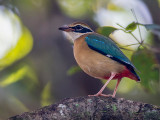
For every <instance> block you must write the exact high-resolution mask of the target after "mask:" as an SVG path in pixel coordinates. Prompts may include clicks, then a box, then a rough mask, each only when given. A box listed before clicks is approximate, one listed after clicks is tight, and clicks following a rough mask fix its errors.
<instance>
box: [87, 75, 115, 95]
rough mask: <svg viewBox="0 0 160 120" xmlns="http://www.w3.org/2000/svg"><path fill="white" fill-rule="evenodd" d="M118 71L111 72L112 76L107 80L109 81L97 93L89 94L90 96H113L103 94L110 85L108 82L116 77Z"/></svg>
mask: <svg viewBox="0 0 160 120" xmlns="http://www.w3.org/2000/svg"><path fill="white" fill-rule="evenodd" d="M115 75H116V73H111V76H110V78H109V79H108V80H107V82H106V83H105V84H104V85H103V87H102V88H101V89H100V91H99V92H98V93H97V94H95V95H88V96H111V95H104V94H102V92H103V90H104V89H105V87H106V86H107V85H108V83H109V82H110V81H111V80H112V79H113V78H114V77H115Z"/></svg>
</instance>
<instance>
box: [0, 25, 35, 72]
mask: <svg viewBox="0 0 160 120" xmlns="http://www.w3.org/2000/svg"><path fill="white" fill-rule="evenodd" d="M32 47H33V38H32V35H31V33H30V31H29V30H28V29H27V28H26V27H23V30H22V35H21V37H20V39H19V41H18V43H17V45H16V47H15V48H13V49H12V50H10V52H9V53H8V54H7V55H6V56H5V57H4V58H2V59H0V70H2V69H4V68H5V67H7V66H9V65H11V64H13V63H14V62H15V61H17V60H19V59H21V58H23V57H24V56H26V55H27V54H28V53H29V52H30V51H31V49H32Z"/></svg>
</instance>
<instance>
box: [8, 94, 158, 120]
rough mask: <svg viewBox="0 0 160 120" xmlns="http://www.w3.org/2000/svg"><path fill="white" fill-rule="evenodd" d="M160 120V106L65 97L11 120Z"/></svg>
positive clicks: (126, 101)
mask: <svg viewBox="0 0 160 120" xmlns="http://www.w3.org/2000/svg"><path fill="white" fill-rule="evenodd" d="M110 119H112V120H144V119H145V120H160V107H158V106H154V105H150V104H145V103H140V102H133V101H131V100H125V99H123V98H111V97H77V98H66V99H64V100H62V101H60V102H58V103H55V104H53V105H50V106H46V107H43V108H40V109H38V110H34V111H32V112H26V113H23V114H21V115H17V116H14V117H11V118H9V120H110Z"/></svg>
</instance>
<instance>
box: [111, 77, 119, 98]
mask: <svg viewBox="0 0 160 120" xmlns="http://www.w3.org/2000/svg"><path fill="white" fill-rule="evenodd" d="M120 82H121V79H118V80H117V84H116V87H115V89H114V92H113V95H112V97H115V95H116V92H117V88H118V85H119V83H120Z"/></svg>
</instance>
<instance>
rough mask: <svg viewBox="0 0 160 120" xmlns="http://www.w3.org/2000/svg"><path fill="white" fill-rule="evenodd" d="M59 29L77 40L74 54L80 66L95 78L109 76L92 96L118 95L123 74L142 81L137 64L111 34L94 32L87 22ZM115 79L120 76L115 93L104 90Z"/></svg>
mask: <svg viewBox="0 0 160 120" xmlns="http://www.w3.org/2000/svg"><path fill="white" fill-rule="evenodd" d="M59 30H61V31H63V32H64V33H65V34H66V36H68V38H69V39H70V40H72V41H73V53H74V57H75V60H76V62H77V63H78V65H79V66H80V68H81V69H82V70H83V71H84V72H85V73H87V74H88V75H90V76H92V77H94V78H97V79H104V80H107V81H106V83H105V84H104V85H103V87H102V88H101V89H100V90H99V92H98V93H96V94H94V95H88V96H105V97H115V95H116V92H117V88H118V86H119V83H120V82H121V80H122V78H123V77H128V78H130V79H132V80H135V81H136V82H140V77H139V76H138V75H137V73H136V67H135V66H134V65H133V63H132V62H131V61H130V60H129V59H128V58H127V57H126V56H125V54H124V53H123V52H122V51H121V50H120V48H119V47H118V46H117V45H116V43H115V42H114V41H113V40H112V39H111V38H110V37H106V36H103V35H101V34H98V33H96V32H94V31H93V30H92V29H91V28H90V27H89V26H88V25H87V24H86V23H83V22H74V23H71V24H69V25H63V26H61V27H59ZM113 79H116V80H117V84H116V87H115V89H114V92H113V94H112V95H111V94H108V95H106V94H103V93H102V92H103V91H104V89H105V88H106V86H107V85H108V83H109V82H110V81H111V80H113Z"/></svg>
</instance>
